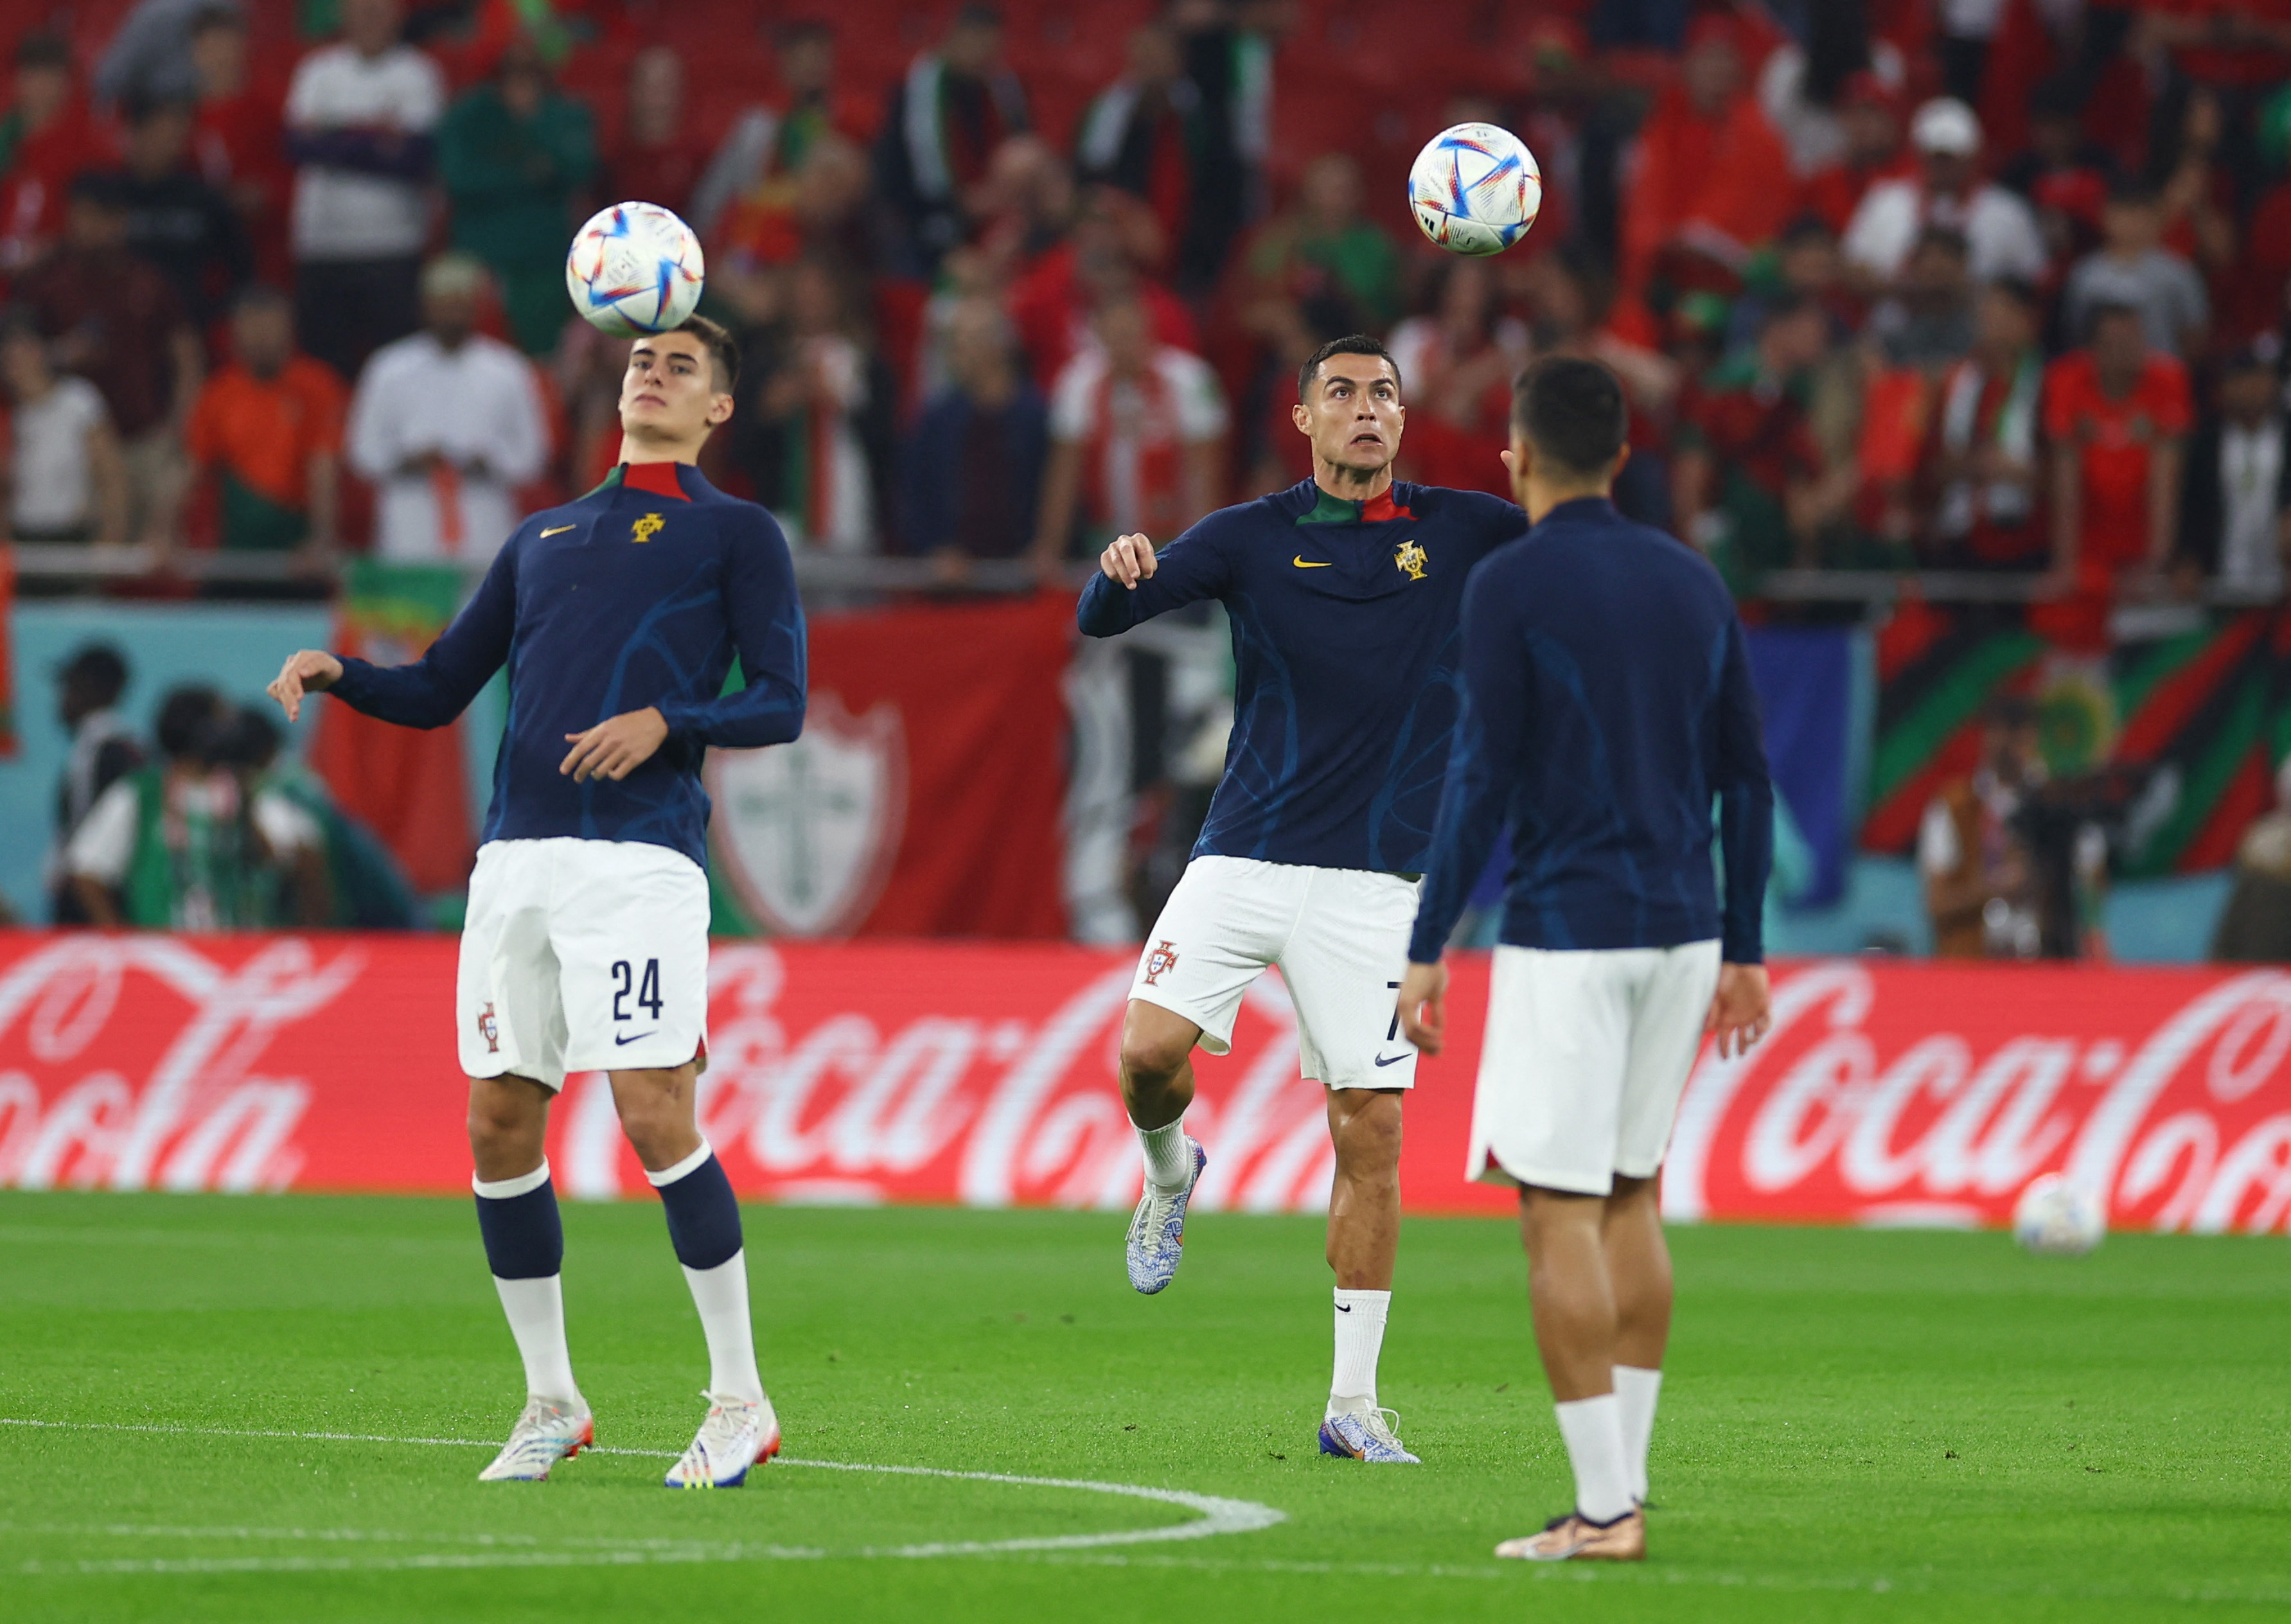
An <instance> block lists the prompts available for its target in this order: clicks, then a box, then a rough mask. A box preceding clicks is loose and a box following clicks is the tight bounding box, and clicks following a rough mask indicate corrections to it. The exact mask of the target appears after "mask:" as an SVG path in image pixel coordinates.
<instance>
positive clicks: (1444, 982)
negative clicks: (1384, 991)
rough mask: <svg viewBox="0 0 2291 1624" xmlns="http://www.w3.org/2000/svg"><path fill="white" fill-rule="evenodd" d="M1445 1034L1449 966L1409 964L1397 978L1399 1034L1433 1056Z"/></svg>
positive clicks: (1444, 1038)
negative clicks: (1398, 986)
mask: <svg viewBox="0 0 2291 1624" xmlns="http://www.w3.org/2000/svg"><path fill="white" fill-rule="evenodd" d="M1447 1031H1448V967H1447V966H1446V965H1444V964H1411V965H1410V966H1409V967H1408V973H1407V974H1406V975H1404V976H1403V977H1401V978H1400V1035H1401V1036H1402V1037H1404V1038H1406V1039H1407V1040H1408V1041H1410V1042H1411V1043H1413V1044H1415V1045H1416V1047H1417V1049H1418V1050H1419V1052H1420V1053H1423V1054H1427V1055H1436V1054H1438V1053H1439V1052H1440V1045H1441V1044H1442V1043H1443V1041H1446V1034H1447Z"/></svg>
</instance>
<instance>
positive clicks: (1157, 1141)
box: [1137, 1116, 1194, 1195]
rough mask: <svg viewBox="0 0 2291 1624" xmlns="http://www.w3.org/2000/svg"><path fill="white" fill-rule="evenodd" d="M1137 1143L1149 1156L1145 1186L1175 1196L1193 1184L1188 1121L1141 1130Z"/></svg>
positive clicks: (1138, 1133) (1146, 1165)
mask: <svg viewBox="0 0 2291 1624" xmlns="http://www.w3.org/2000/svg"><path fill="white" fill-rule="evenodd" d="M1137 1143H1138V1145H1139V1146H1142V1147H1143V1148H1144V1150H1145V1182H1146V1183H1147V1184H1150V1185H1152V1186H1154V1188H1155V1189H1157V1190H1160V1191H1162V1192H1163V1193H1164V1194H1171V1195H1174V1194H1177V1193H1178V1191H1180V1190H1183V1189H1184V1188H1185V1187H1186V1186H1187V1185H1189V1184H1191V1183H1192V1182H1193V1180H1194V1153H1193V1151H1192V1150H1191V1149H1190V1148H1189V1147H1188V1146H1186V1119H1185V1118H1184V1117H1182V1116H1181V1117H1179V1118H1178V1120H1177V1121H1176V1122H1170V1123H1168V1124H1167V1125H1165V1126H1163V1127H1160V1128H1140V1129H1139V1130H1137Z"/></svg>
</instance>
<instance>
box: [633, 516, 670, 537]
mask: <svg viewBox="0 0 2291 1624" xmlns="http://www.w3.org/2000/svg"><path fill="white" fill-rule="evenodd" d="M667 526H668V520H666V519H663V518H662V517H661V516H660V515H659V514H657V513H647V514H646V515H645V516H644V517H643V518H642V519H639V520H637V521H636V523H634V524H632V525H631V526H630V527H629V540H631V541H632V542H648V541H650V540H652V538H653V537H654V536H655V535H659V534H660V533H661V532H662V531H663V529H665V528H667Z"/></svg>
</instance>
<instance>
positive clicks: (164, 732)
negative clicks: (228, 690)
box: [152, 682, 222, 760]
mask: <svg viewBox="0 0 2291 1624" xmlns="http://www.w3.org/2000/svg"><path fill="white" fill-rule="evenodd" d="M221 710H222V695H220V694H218V693H216V692H215V691H214V690H213V688H211V687H207V686H206V685H205V683H199V682H193V683H186V684H185V685H184V686H183V687H179V688H174V689H171V690H170V691H169V693H168V695H167V696H166V698H165V699H163V700H161V701H160V702H159V724H158V726H157V728H154V729H153V730H152V731H153V732H154V734H156V735H157V738H158V741H159V753H160V754H161V755H163V756H169V757H173V758H177V759H181V758H186V757H188V758H189V759H192V760H205V756H204V755H202V754H201V753H200V752H202V751H203V750H204V749H205V747H206V745H207V744H208V743H209V742H210V741H211V740H212V739H213V722H214V720H215V717H216V716H217V715H218V714H219V713H220V712H221Z"/></svg>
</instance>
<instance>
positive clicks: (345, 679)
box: [327, 520, 531, 728]
mask: <svg viewBox="0 0 2291 1624" xmlns="http://www.w3.org/2000/svg"><path fill="white" fill-rule="evenodd" d="M530 522H531V521H530V520H528V521H527V523H528V524H529V523H530ZM518 534H519V535H523V534H524V533H523V531H520V532H519V533H518ZM517 545H518V537H517V536H511V537H510V541H509V544H508V545H507V546H505V547H503V548H502V550H501V553H500V556H498V557H497V558H495V559H494V561H493V566H492V567H491V568H489V569H487V570H486V578H485V579H484V580H483V581H482V582H480V583H478V591H477V596H475V597H474V598H471V599H470V601H469V602H468V603H467V604H465V605H464V606H462V612H461V613H460V614H459V615H455V616H454V622H453V624H451V625H449V626H447V627H446V630H445V631H443V632H441V633H439V635H438V640H437V641H436V642H434V643H432V644H430V647H429V648H428V650H427V651H425V652H424V653H423V655H422V657H421V658H420V659H418V660H416V661H414V663H412V664H410V665H371V664H368V663H366V661H364V660H359V659H348V660H342V661H340V662H338V669H337V671H336V672H335V675H334V682H333V685H332V692H333V693H334V697H336V698H337V699H339V700H341V701H342V703H344V704H346V705H349V706H350V708H351V709H352V710H354V711H362V712H365V713H366V715H368V716H371V717H373V718H374V719H375V720H377V721H385V722H396V723H397V724H398V726H400V727H402V728H442V727H444V726H446V723H448V722H450V721H452V720H454V718H455V717H457V716H459V715H461V713H462V712H463V711H466V710H467V709H469V706H470V701H471V700H472V699H475V698H476V697H477V696H478V689H480V688H482V687H485V685H486V682H487V681H488V680H489V679H491V678H492V676H493V674H494V672H495V671H499V670H500V669H501V668H502V663H503V662H504V661H506V660H507V659H508V658H509V646H510V636H511V634H512V633H514V632H515V631H516V630H517ZM327 657H329V658H331V657H332V656H331V655H330V656H327Z"/></svg>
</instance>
